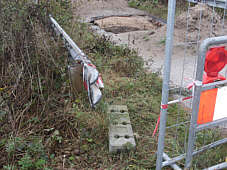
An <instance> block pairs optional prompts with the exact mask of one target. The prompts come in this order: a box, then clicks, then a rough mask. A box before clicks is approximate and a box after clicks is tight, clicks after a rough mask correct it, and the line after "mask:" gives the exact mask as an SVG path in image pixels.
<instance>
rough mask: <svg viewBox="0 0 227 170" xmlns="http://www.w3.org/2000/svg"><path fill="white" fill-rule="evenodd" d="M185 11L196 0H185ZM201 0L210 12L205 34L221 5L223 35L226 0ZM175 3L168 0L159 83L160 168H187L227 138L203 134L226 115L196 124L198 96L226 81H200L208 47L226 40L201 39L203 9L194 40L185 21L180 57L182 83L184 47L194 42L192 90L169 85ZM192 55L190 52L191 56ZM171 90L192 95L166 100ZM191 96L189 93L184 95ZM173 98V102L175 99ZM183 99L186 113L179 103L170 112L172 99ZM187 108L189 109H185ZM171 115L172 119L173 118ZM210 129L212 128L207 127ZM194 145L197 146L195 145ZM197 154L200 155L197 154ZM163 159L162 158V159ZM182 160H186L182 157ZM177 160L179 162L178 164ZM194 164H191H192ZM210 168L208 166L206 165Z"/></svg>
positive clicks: (209, 35)
mask: <svg viewBox="0 0 227 170" xmlns="http://www.w3.org/2000/svg"><path fill="white" fill-rule="evenodd" d="M188 1H189V3H188V11H187V17H186V18H187V19H188V18H189V16H190V10H191V9H192V6H193V5H191V2H193V3H197V2H198V1H195V0H188ZM199 2H200V3H202V4H208V5H211V8H212V11H213V14H212V16H211V19H210V28H208V29H210V33H209V34H208V35H207V38H208V37H212V36H213V34H212V33H213V26H214V25H215V22H214V18H213V17H214V13H215V9H216V8H223V9H224V10H223V18H222V27H223V35H224V33H225V31H226V30H224V29H225V18H226V9H227V1H223V0H209V1H206V0H201V1H199ZM175 7H176V0H169V1H168V21H167V33H166V47H165V63H164V73H163V87H162V103H161V115H160V128H159V136H158V151H157V161H156V169H157V170H160V169H162V168H163V167H165V166H171V167H172V168H173V169H181V168H186V169H189V168H190V167H191V166H192V161H193V156H195V155H200V154H202V152H204V151H206V150H209V149H211V148H214V147H217V146H219V145H221V144H224V143H227V138H221V139H214V140H213V141H212V142H210V141H208V142H210V143H208V142H207V141H206V138H208V137H209V136H208V135H207V134H206V131H208V132H209V133H212V134H213V133H215V131H213V130H212V128H214V127H217V126H219V125H220V124H226V123H227V118H223V119H220V120H216V121H212V122H210V123H206V124H200V125H199V124H197V118H198V111H199V104H200V96H201V93H202V92H203V91H206V90H208V89H214V88H217V87H219V86H223V85H227V81H226V80H224V81H218V82H214V83H210V84H203V83H202V82H203V72H204V63H205V56H206V53H207V50H208V48H209V47H211V46H213V45H222V44H226V43H227V36H220V37H213V38H208V39H206V40H204V41H202V40H203V39H202V40H201V32H202V31H201V29H202V28H201V27H202V26H201V23H202V22H203V21H202V16H203V11H202V10H201V11H200V12H199V16H198V21H199V24H198V25H197V26H196V28H197V40H196V42H191V41H190V40H189V39H188V37H189V36H188V30H189V28H188V27H189V21H187V30H185V31H186V33H185V42H184V44H185V54H184V55H185V56H184V57H183V62H182V63H183V64H182V85H183V84H184V83H185V79H186V78H185V77H184V72H185V65H186V64H187V63H186V62H185V61H186V59H187V58H186V59H185V57H189V56H187V55H188V54H186V51H189V50H190V49H189V47H190V46H191V44H192V43H195V47H196V49H197V55H198V57H195V63H194V65H193V66H192V67H193V69H194V71H193V69H192V72H194V78H193V80H191V82H193V84H194V86H193V91H192V94H190V92H189V91H188V90H187V89H184V87H183V86H182V87H176V88H175V87H174V88H172V87H171V86H172V85H171V84H170V75H171V60H172V59H171V57H172V52H173V50H174V49H173V47H174V43H173V38H174V34H173V33H174V23H175ZM190 57H191V56H190ZM172 91H178V92H179V93H178V96H180V97H182V96H183V97H185V96H186V97H187V96H191V95H192V97H193V99H192V100H191V101H190V100H189V101H183V100H181V99H177V100H174V101H169V94H170V93H172ZM187 98H188V99H190V97H187ZM175 101H176V102H175ZM177 102H178V103H183V104H184V106H186V107H187V108H188V111H187V113H184V111H182V109H181V107H179V106H176V107H177V108H178V111H177V114H176V115H169V114H170V113H168V107H169V105H170V104H175V103H177ZM186 102H187V103H186ZM190 110H192V114H190ZM188 112H189V113H188ZM173 117H174V120H173ZM209 129H211V130H209ZM199 136H202V138H203V141H202V142H196V139H197V138H199ZM195 145H196V147H195ZM195 148H196V149H195ZM198 157H199V156H198ZM163 159H164V160H163ZM183 160H185V162H184V161H183ZM177 163H180V166H178V165H177ZM193 166H194V165H193ZM217 167H218V168H226V167H227V166H226V163H220V164H218V165H215V166H212V167H210V169H215V168H217ZM208 169H209V168H208Z"/></svg>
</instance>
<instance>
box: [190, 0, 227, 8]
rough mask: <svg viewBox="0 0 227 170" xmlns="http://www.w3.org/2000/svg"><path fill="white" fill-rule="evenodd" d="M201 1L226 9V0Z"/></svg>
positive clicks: (198, 1)
mask: <svg viewBox="0 0 227 170" xmlns="http://www.w3.org/2000/svg"><path fill="white" fill-rule="evenodd" d="M188 2H192V3H201V0H188ZM202 2H203V3H205V4H207V5H209V6H212V7H218V8H224V9H227V6H226V0H205V1H202Z"/></svg>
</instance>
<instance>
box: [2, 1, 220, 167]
mask: <svg viewBox="0 0 227 170" xmlns="http://www.w3.org/2000/svg"><path fill="white" fill-rule="evenodd" d="M2 3H3V8H2V9H3V11H4V15H2V16H3V18H4V20H5V21H7V19H9V18H11V16H14V17H15V18H11V20H10V22H6V23H5V24H8V25H5V26H4V25H0V30H4V31H1V32H0V38H1V41H0V42H1V44H0V49H1V50H0V68H2V70H3V71H2V72H1V73H0V78H1V81H0V88H1V90H0V125H1V126H0V154H1V157H0V168H1V169H24V170H27V169H63V168H74V169H154V168H155V161H156V156H155V152H156V150H157V137H155V138H152V137H151V136H152V132H153V129H154V126H155V122H156V120H157V118H158V115H159V110H160V102H161V87H162V81H161V79H160V78H159V77H158V75H157V74H151V73H146V72H145V70H144V69H143V62H142V60H141V58H139V57H138V56H137V53H136V52H135V51H132V50H129V49H128V48H127V47H121V46H116V45H115V44H113V43H112V42H110V41H109V39H108V38H106V37H99V36H96V35H94V34H93V33H92V32H91V31H90V29H89V27H88V25H86V24H83V23H79V22H77V21H75V23H73V22H72V13H71V10H70V3H67V2H66V1H57V2H55V1H49V2H46V1H42V4H41V5H40V6H33V5H28V2H26V1H20V3H18V2H9V1H6V0H5V1H2ZM15 11H16V12H17V14H18V15H14V14H15ZM48 12H50V13H51V14H52V15H53V17H54V18H55V19H57V21H58V22H59V23H60V24H61V25H62V26H63V28H64V29H65V30H66V32H67V33H69V34H70V36H71V37H72V38H73V39H74V41H75V42H76V43H77V44H78V46H79V47H81V48H82V49H83V50H84V52H85V53H86V54H87V55H88V56H89V58H90V59H91V60H92V61H93V63H94V64H95V65H96V66H97V68H98V70H99V71H100V73H102V77H103V80H104V84H105V88H104V90H103V99H102V100H101V102H100V103H99V104H98V106H97V108H96V109H95V110H93V109H91V108H90V106H89V102H88V98H87V94H86V92H84V93H82V94H79V95H78V96H77V97H76V98H72V97H71V96H70V95H69V92H70V83H69V77H68V74H67V55H68V53H67V51H66V50H65V48H64V45H63V43H62V41H61V40H59V41H58V40H57V41H54V40H53V39H52V38H51V36H52V35H51V33H50V32H49V30H47V29H46V28H47V25H46V20H45V17H46V14H47V13H48ZM22 14H23V15H22ZM36 14H41V15H36ZM38 16H42V17H38ZM28 18H29V19H28ZM72 23H73V24H72ZM17 39H18V41H16V40H17ZM56 39H57V38H56ZM25 40H26V41H25ZM15 42H16V43H15ZM13 49H17V50H18V51H19V53H14V51H13ZM15 54H17V55H16V57H15ZM12 68H13V69H12ZM23 68H24V69H23ZM20 70H23V74H22V75H21V77H22V78H21V79H18V77H19V76H20ZM16 82H19V83H16ZM15 83H16V85H15ZM110 104H120V105H127V106H128V109H129V114H130V119H131V123H132V127H133V130H134V133H135V136H136V144H137V147H136V150H135V151H132V152H126V153H120V154H115V155H111V154H109V153H108V121H107V115H106V109H107V107H108V105H110ZM178 109H180V114H179V116H178V118H179V120H181V121H185V120H187V119H188V117H190V115H189V114H188V113H187V112H186V111H184V110H183V109H182V107H180V106H177V105H173V106H171V107H170V108H169V119H168V122H167V124H168V125H172V124H174V122H175V120H176V115H178ZM175 132H176V131H175V129H170V130H167V135H166V138H167V141H166V151H167V152H168V153H169V154H170V155H171V156H176V155H178V154H180V153H182V147H183V146H182V141H184V135H185V134H184V132H185V131H184V128H183V127H179V129H178V133H179V138H180V140H179V141H176V138H175V136H174V135H173V134H174V133H175ZM212 137H213V136H212V134H210V133H209V134H208V138H209V140H211V139H213V138H212ZM215 138H217V137H216V136H215ZM201 142H202V140H199V141H198V145H199V144H200V143H201ZM216 152H217V153H218V155H219V156H216V157H215V159H213V162H212V161H211V162H212V163H214V162H218V161H220V160H223V159H224V157H223V155H224V154H223V153H222V152H219V150H218V151H216ZM211 156H213V155H211ZM204 157H205V158H207V155H205V156H204ZM202 158H203V157H202ZM202 158H201V159H202ZM203 159H204V158H203ZM198 166H199V167H204V165H202V163H200V164H198Z"/></svg>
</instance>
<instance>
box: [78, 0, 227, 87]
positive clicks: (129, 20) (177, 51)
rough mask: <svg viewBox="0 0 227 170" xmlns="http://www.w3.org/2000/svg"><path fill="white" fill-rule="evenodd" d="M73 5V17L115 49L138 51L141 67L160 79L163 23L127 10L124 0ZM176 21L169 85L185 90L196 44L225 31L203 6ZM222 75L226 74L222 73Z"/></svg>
mask: <svg viewBox="0 0 227 170" xmlns="http://www.w3.org/2000/svg"><path fill="white" fill-rule="evenodd" d="M74 2H75V3H74V5H75V6H76V10H75V15H77V16H79V17H80V18H81V20H83V22H91V21H93V23H94V24H93V25H92V28H93V29H94V30H95V32H97V33H99V34H104V35H106V36H110V37H111V39H112V41H114V42H115V43H116V44H118V45H127V46H129V48H133V49H135V50H137V51H138V54H139V55H140V56H141V57H142V58H143V60H144V63H145V64H144V67H145V68H146V69H147V70H148V71H152V72H159V73H160V75H162V71H163V64H164V57H165V40H166V38H165V37H166V25H165V24H164V23H160V24H158V25H157V21H154V19H153V18H151V17H149V15H147V14H146V13H145V12H143V11H140V10H137V9H134V8H130V7H128V4H127V1H126V0H80V1H76V0H74ZM187 18H188V22H187ZM200 18H201V22H200ZM175 20H176V23H175V32H174V44H173V55H172V64H171V78H170V80H171V85H176V86H178V87H179V86H181V87H186V86H187V85H188V84H190V83H191V82H192V81H193V80H194V76H195V69H196V68H195V67H196V61H197V47H198V46H197V45H196V44H197V42H201V40H203V39H206V38H209V37H212V36H219V35H224V33H227V29H224V28H222V25H223V23H222V20H221V17H220V16H219V15H218V14H217V13H214V12H213V10H212V8H208V6H206V5H197V6H195V7H191V8H190V10H189V12H188V13H187V11H185V12H184V13H182V14H181V15H179V16H177V17H176V19H175ZM212 23H213V24H212ZM212 25H213V26H212ZM187 30H188V31H187ZM223 72H224V74H225V70H224V71H223Z"/></svg>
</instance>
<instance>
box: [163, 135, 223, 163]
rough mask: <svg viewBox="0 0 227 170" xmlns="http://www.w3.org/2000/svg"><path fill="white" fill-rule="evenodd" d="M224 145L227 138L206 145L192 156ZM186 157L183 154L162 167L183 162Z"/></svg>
mask: <svg viewBox="0 0 227 170" xmlns="http://www.w3.org/2000/svg"><path fill="white" fill-rule="evenodd" d="M224 143H227V138H224V139H221V140H218V141H216V142H213V143H211V144H208V145H205V146H203V147H201V148H200V149H199V150H196V151H194V152H193V153H192V155H193V156H194V155H197V154H199V153H201V152H204V151H205V150H207V149H211V148H214V147H216V146H218V145H221V144H224ZM185 157H186V154H182V155H180V156H177V157H175V158H172V159H171V160H167V161H165V162H163V163H162V167H165V166H169V165H172V164H175V163H176V162H178V161H180V160H183V159H185Z"/></svg>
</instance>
